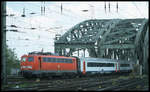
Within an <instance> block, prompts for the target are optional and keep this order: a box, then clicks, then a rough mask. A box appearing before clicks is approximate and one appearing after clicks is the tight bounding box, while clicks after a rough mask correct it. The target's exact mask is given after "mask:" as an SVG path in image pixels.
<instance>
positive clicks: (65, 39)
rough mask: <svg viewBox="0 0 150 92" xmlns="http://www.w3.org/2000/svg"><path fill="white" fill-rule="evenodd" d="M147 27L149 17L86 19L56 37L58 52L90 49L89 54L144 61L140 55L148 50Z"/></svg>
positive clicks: (64, 52) (70, 53) (61, 53)
mask: <svg viewBox="0 0 150 92" xmlns="http://www.w3.org/2000/svg"><path fill="white" fill-rule="evenodd" d="M148 31H149V28H148V20H147V19H101V20H98V19H94V20H86V21H83V22H81V23H79V24H77V25H75V26H74V27H72V28H71V29H69V30H68V31H67V32H66V33H65V34H64V35H62V36H61V37H60V38H59V39H58V40H56V41H55V53H59V55H68V56H70V55H72V53H73V52H75V51H79V50H83V51H85V50H87V51H88V53H89V56H90V57H99V58H112V59H120V60H134V61H135V62H136V61H137V60H139V62H140V64H141V63H142V60H143V58H144V57H145V56H143V55H144V54H143V55H142V56H140V51H141V50H142V51H145V52H143V53H145V54H146V53H148V52H147V49H148V47H146V46H147V45H149V44H148V40H149V39H148V38H147V37H149V35H148ZM143 46H145V48H147V49H145V48H143ZM66 49H68V51H66ZM145 58H147V54H146V57H145ZM145 61H146V60H145Z"/></svg>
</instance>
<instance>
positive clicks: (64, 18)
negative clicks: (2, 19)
mask: <svg viewBox="0 0 150 92" xmlns="http://www.w3.org/2000/svg"><path fill="white" fill-rule="evenodd" d="M105 3H106V12H105V9H104V5H105ZM109 3H110V12H109ZM61 4H62V14H61ZM116 4H117V2H108V1H107V2H102V1H101V2H81V1H80V2H50V1H49V2H45V3H44V2H42V1H39V2H23V1H22V2H7V5H6V7H7V14H15V16H14V17H8V18H10V20H9V21H7V24H13V23H15V24H16V25H18V26H22V27H36V28H42V27H43V28H45V29H46V28H50V27H51V28H52V27H71V26H74V25H75V24H77V23H79V22H81V21H84V20H87V19H91V18H94V19H114V18H121V19H126V18H148V7H149V6H148V2H127V1H126V2H118V7H119V9H118V13H117V12H116V11H117V9H116ZM44 6H45V15H41V7H44ZM23 8H25V15H26V17H21V15H22V14H23ZM83 10H87V11H86V12H83ZM30 13H35V14H30ZM21 24H22V25H21Z"/></svg>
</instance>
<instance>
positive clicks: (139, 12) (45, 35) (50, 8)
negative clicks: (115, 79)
mask: <svg viewBox="0 0 150 92" xmlns="http://www.w3.org/2000/svg"><path fill="white" fill-rule="evenodd" d="M105 3H106V11H105V8H104V5H105ZM109 3H110V12H109ZM61 4H62V13H61ZM116 4H117V2H108V1H107V2H60V1H59V2H50V1H49V2H45V4H44V2H42V1H40V2H23V1H22V2H17V1H13V2H7V5H6V9H7V10H6V11H7V14H8V16H7V17H6V25H7V29H9V28H10V29H12V27H9V26H10V25H16V26H17V27H18V28H17V30H18V31H20V32H11V31H8V32H7V35H6V38H7V44H8V46H9V47H10V48H12V49H14V50H15V52H16V53H17V56H18V58H20V57H21V56H22V55H23V54H27V53H28V52H31V51H39V50H41V49H42V48H43V49H44V51H51V52H54V38H55V34H58V33H59V34H63V33H65V32H66V31H67V30H68V29H69V28H71V27H73V26H74V25H76V24H78V23H80V22H82V21H84V20H88V19H117V18H119V19H128V18H130V19H131V18H148V7H149V6H148V2H118V7H119V8H118V12H116V11H117V9H116ZM44 6H45V14H41V7H44ZM23 9H25V15H26V17H21V15H22V14H23ZM83 11H85V12H83ZM31 13H35V14H31ZM11 14H14V16H10V15H11ZM30 28H36V30H31V29H30ZM26 39H29V40H26ZM16 42H17V43H16ZM81 55H82V54H81Z"/></svg>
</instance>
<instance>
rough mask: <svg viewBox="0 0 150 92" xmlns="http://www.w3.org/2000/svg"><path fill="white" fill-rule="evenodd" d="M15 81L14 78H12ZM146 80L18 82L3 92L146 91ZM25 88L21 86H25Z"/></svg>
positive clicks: (97, 78) (103, 78)
mask: <svg viewBox="0 0 150 92" xmlns="http://www.w3.org/2000/svg"><path fill="white" fill-rule="evenodd" d="M14 79H15V78H14ZM147 79H148V78H146V77H144V78H138V77H137V78H130V77H129V76H127V75H124V76H123V78H120V75H113V76H92V77H82V78H70V79H66V78H56V79H55V78H54V79H51V80H50V79H41V80H40V81H36V79H34V80H26V79H24V78H23V79H22V80H23V81H19V82H18V84H17V83H16V84H15V82H14V83H13V82H12V83H13V84H15V85H16V86H15V87H5V89H4V90H6V91H10V90H16V91H17V90H20V91H23V90H38V91H48V90H66V91H67V90H75V91H78V90H87V91H89V90H95V91H105V90H127V88H128V90H130V89H133V88H134V89H135V88H136V89H137V90H140V89H142V86H143V85H144V86H143V87H145V88H143V90H147V89H148V81H147ZM26 83H27V85H26V86H21V85H25V84H26Z"/></svg>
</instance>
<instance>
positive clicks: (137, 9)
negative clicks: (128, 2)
mask: <svg viewBox="0 0 150 92" xmlns="http://www.w3.org/2000/svg"><path fill="white" fill-rule="evenodd" d="M132 4H133V5H134V6H135V7H136V9H137V11H138V12H139V14H140V15H141V17H144V16H143V14H142V13H141V11H140V9H139V8H138V6H137V5H136V3H134V2H132ZM144 18H145V17H144Z"/></svg>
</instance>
